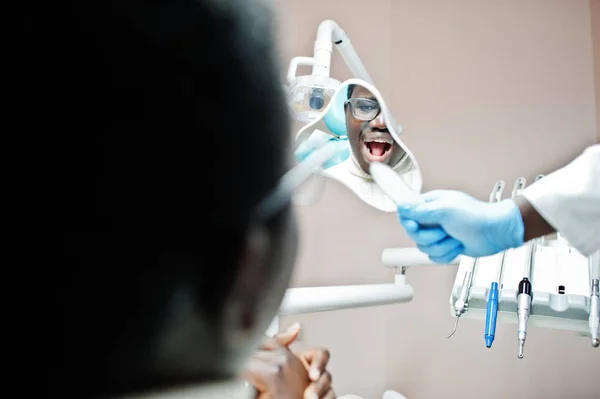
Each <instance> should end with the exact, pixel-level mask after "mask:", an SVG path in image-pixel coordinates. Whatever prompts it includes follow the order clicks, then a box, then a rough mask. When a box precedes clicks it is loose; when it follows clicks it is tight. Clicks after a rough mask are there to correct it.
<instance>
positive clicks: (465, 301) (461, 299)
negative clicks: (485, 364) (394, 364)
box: [446, 181, 504, 338]
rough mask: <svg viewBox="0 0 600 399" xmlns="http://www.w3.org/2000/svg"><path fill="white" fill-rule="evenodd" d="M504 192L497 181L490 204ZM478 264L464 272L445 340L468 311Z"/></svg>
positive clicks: (477, 259)
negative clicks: (453, 319)
mask: <svg viewBox="0 0 600 399" xmlns="http://www.w3.org/2000/svg"><path fill="white" fill-rule="evenodd" d="M503 190H504V182H503V181H498V182H496V184H495V185H494V188H493V190H492V193H491V194H490V202H500V201H501V200H502V191H503ZM478 262H479V258H475V259H474V260H473V264H472V266H471V268H470V270H467V271H466V272H465V277H464V279H463V283H462V286H461V287H460V293H459V295H458V299H457V300H456V302H454V315H455V316H456V322H455V323H454V330H452V332H451V333H450V335H448V336H447V337H446V338H450V337H452V336H453V335H454V334H455V333H456V330H457V329H458V322H459V321H460V316H462V315H463V314H464V313H465V312H466V311H467V310H469V293H470V291H471V285H473V275H474V274H475V269H476V268H477V263H478Z"/></svg>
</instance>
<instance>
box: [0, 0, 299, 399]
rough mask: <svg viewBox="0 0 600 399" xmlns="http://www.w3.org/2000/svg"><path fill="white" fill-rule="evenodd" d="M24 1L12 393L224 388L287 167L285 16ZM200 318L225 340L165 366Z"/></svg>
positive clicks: (6, 137)
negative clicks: (244, 261) (242, 263)
mask: <svg viewBox="0 0 600 399" xmlns="http://www.w3.org/2000/svg"><path fill="white" fill-rule="evenodd" d="M13 3H15V4H11V5H10V6H9V7H7V8H8V9H5V10H4V11H3V12H4V13H5V15H9V16H10V18H11V24H10V27H9V29H10V31H11V35H10V37H6V36H5V37H4V38H3V42H5V43H3V48H4V51H5V53H4V54H3V59H4V61H3V62H4V64H5V68H7V69H8V70H7V71H6V70H5V73H6V75H5V76H7V77H8V82H5V83H4V89H3V92H4V93H5V96H6V97H7V98H8V99H9V101H10V105H9V108H8V109H5V113H6V115H7V119H8V121H10V122H9V123H6V122H5V129H3V131H4V133H3V135H2V136H3V143H2V148H3V149H4V153H3V159H4V161H5V162H6V163H7V167H6V168H5V169H4V176H3V177H4V178H3V181H4V184H5V185H4V187H3V190H4V193H5V199H7V201H6V202H5V204H6V205H5V208H4V210H5V212H6V214H5V215H4V217H5V221H6V230H5V231H7V232H9V237H8V238H7V240H5V241H4V243H3V250H2V255H3V261H2V264H3V265H5V270H6V277H5V278H4V279H3V280H4V281H5V283H8V284H7V286H6V287H5V289H3V290H2V297H3V299H4V301H3V303H4V304H5V306H6V307H8V309H7V310H6V312H5V317H4V319H3V324H4V326H3V329H4V332H3V334H4V335H5V336H4V338H5V340H4V343H5V345H4V348H3V353H2V354H3V358H4V359H6V360H5V361H7V362H9V363H10V365H9V367H12V369H13V370H14V371H15V372H16V373H17V375H16V376H15V378H13V379H12V382H13V383H14V384H18V383H20V382H21V381H22V379H20V378H19V377H23V378H25V379H26V380H27V381H29V382H30V383H32V384H39V385H43V386H45V387H46V388H47V389H48V390H53V391H58V392H56V393H60V392H62V393H63V394H67V393H69V392H70V391H73V392H76V393H77V394H78V396H79V397H86V396H90V397H91V396H103V395H111V394H114V393H118V392H124V391H128V390H140V389H142V390H143V389H147V388H149V387H153V386H160V385H161V384H162V383H163V382H164V384H168V383H171V382H172V381H173V380H177V379H181V382H186V381H189V380H202V379H204V378H211V377H215V378H218V377H219V376H220V374H222V373H223V372H224V371H223V370H225V369H226V368H227V367H226V366H222V367H221V368H220V366H219V364H218V362H219V353H220V352H219V348H221V347H223V346H224V344H223V342H222V341H223V337H222V336H220V335H219V334H220V332H219V331H220V330H219V327H220V326H221V325H222V318H223V314H224V312H225V311H224V310H223V309H224V306H225V305H224V302H225V301H226V298H227V295H228V292H229V291H230V290H231V285H232V284H233V283H232V276H233V275H235V274H236V273H237V271H236V270H235V265H236V259H238V258H239V256H240V248H241V246H242V244H243V240H244V234H245V229H246V228H247V225H248V220H249V218H250V216H251V210H252V207H253V206H254V205H255V204H256V203H257V202H258V201H259V200H260V199H261V198H262V197H264V195H265V194H266V193H267V192H268V191H269V190H271V189H272V188H273V187H274V186H275V185H276V183H277V179H278V177H280V176H281V175H282V173H283V172H284V171H285V169H286V167H287V166H288V162H289V159H290V158H289V151H288V147H287V146H288V136H289V134H288V118H287V114H286V110H285V101H284V98H283V93H282V92H281V86H280V82H279V75H278V69H277V63H276V62H275V57H274V51H273V49H274V43H273V37H272V32H271V29H272V27H271V26H270V25H271V21H272V14H271V12H270V11H269V10H268V9H267V8H265V7H263V6H262V5H261V4H259V3H260V2H259V1H247V0H226V1H225V0H222V1H221V0H214V1H209V0H171V1H166V0H164V1H141V0H138V1H136V0H113V1H110V0H106V1H101V0H90V1H74V0H73V1H62V0H57V1H54V2H40V4H37V3H35V4H34V3H31V2H13ZM186 287H187V288H186ZM186 289H187V291H186ZM182 291H184V292H186V294H185V295H184V297H185V300H183V303H178V301H179V299H178V298H180V297H178V295H179V294H180V293H181V292H182ZM185 306H188V307H190V308H191V310H190V311H189V312H190V313H195V314H198V315H199V316H198V318H197V319H195V320H193V322H191V321H189V320H188V321H185V322H182V323H188V322H189V323H192V324H193V323H198V324H201V325H203V324H207V325H208V324H210V325H211V326H216V327H214V328H212V327H211V328H209V327H206V326H200V327H198V328H197V327H194V326H192V327H193V328H192V327H190V328H189V329H187V330H186V329H185V328H184V329H182V330H181V331H184V332H182V334H183V336H178V337H174V338H173V342H175V344H174V346H175V348H170V349H169V348H167V349H164V350H163V351H162V352H161V353H163V355H156V353H153V351H154V352H156V351H158V350H157V349H156V348H159V347H161V345H164V346H165V348H166V347H169V345H171V341H169V340H166V341H165V338H164V337H165V334H164V331H165V330H166V329H168V326H169V323H172V321H173V320H176V319H177V312H179V311H182V310H181V309H182V308H185ZM173 331H174V333H175V334H177V333H178V331H179V332H180V330H177V329H174V330H173ZM185 331H188V332H189V331H192V332H195V333H197V332H200V335H195V336H191V335H193V334H190V336H185ZM186 340H196V341H197V342H196V343H194V342H192V341H189V342H188V341H186ZM167 341H168V342H167ZM181 342H188V344H189V346H187V347H186V346H185V345H183V344H180V343H181ZM179 355H181V356H180V358H181V359H184V360H181V361H180V360H179V357H177V356H179ZM213 355H214V356H216V359H210V358H209V357H210V356H213ZM160 356H163V357H162V358H161V357H160ZM170 356H172V358H170ZM186 356H187V357H186ZM202 357H205V358H206V359H202V361H199V360H197V359H198V358H202ZM175 358H177V359H175ZM190 359H191V360H190ZM161 362H163V363H162V364H159V363H161ZM211 362H212V363H213V364H215V367H214V370H207V369H206V365H207V364H209V363H211ZM211 373H214V375H210V374H211ZM162 379H164V381H162ZM44 384H45V385H44ZM4 389H9V390H10V386H8V387H7V386H5V387H4ZM73 392H71V393H73Z"/></svg>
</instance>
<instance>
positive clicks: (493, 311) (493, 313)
mask: <svg viewBox="0 0 600 399" xmlns="http://www.w3.org/2000/svg"><path fill="white" fill-rule="evenodd" d="M497 318H498V283H496V282H494V283H492V287H491V288H490V296H489V297H488V302H487V312H486V314H485V346H486V347H488V348H491V347H492V343H493V342H494V337H495V335H496V319H497Z"/></svg>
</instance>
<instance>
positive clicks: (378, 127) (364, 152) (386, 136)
mask: <svg viewBox="0 0 600 399" xmlns="http://www.w3.org/2000/svg"><path fill="white" fill-rule="evenodd" d="M350 98H368V99H371V100H374V101H377V98H375V96H374V95H373V93H371V92H370V91H369V90H368V89H367V88H365V87H363V86H358V85H357V86H355V87H354V90H353V91H352V96H351V97H350ZM344 111H345V113H346V131H347V134H348V141H349V143H350V150H351V151H352V154H353V155H354V158H355V159H356V160H357V162H358V165H359V166H360V168H361V169H362V170H363V171H364V172H365V173H369V165H370V164H371V162H373V161H374V160H373V159H369V158H370V155H369V152H370V149H369V146H370V145H371V144H369V142H370V140H372V139H373V137H376V136H377V133H380V134H381V135H380V137H382V138H383V140H385V141H388V142H389V143H390V147H388V148H389V150H387V151H386V154H385V155H384V159H378V160H377V161H378V162H382V163H386V164H388V165H390V166H393V165H395V164H396V163H398V161H400V159H401V158H402V156H403V155H404V154H405V153H404V151H403V150H402V148H401V147H400V146H399V145H398V143H396V142H395V141H394V140H393V139H392V137H391V135H390V132H389V130H388V128H387V126H386V124H385V122H384V121H383V117H382V115H381V112H380V113H379V115H377V117H376V118H375V119H373V120H372V121H363V120H360V119H356V118H355V117H354V115H353V113H352V107H351V105H350V104H346V105H345V107H344Z"/></svg>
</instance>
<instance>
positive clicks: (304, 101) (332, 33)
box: [287, 20, 373, 123]
mask: <svg viewBox="0 0 600 399" xmlns="http://www.w3.org/2000/svg"><path fill="white" fill-rule="evenodd" d="M334 44H335V47H336V48H337V49H338V51H339V52H340V54H341V56H342V58H343V60H344V62H345V63H346V65H347V66H348V68H349V69H350V72H352V74H353V75H354V77H355V78H358V79H362V80H364V81H366V82H368V83H371V84H373V81H372V79H371V77H370V76H369V73H368V72H367V69H366V68H365V66H364V65H363V63H362V61H361V60H360V58H359V57H358V54H357V53H356V50H354V47H353V46H352V43H350V39H349V38H348V36H346V33H345V32H344V31H343V30H342V29H341V28H340V27H339V25H338V24H337V23H336V22H334V21H332V20H325V21H323V22H321V23H320V24H319V27H318V29H317V40H315V45H314V55H313V57H294V58H293V59H292V60H291V61H290V66H289V69H288V73H287V81H288V83H289V98H288V104H289V105H290V107H291V108H292V110H293V111H294V118H295V119H296V120H298V121H300V122H304V123H308V122H311V121H313V120H314V119H315V118H316V117H317V116H319V115H320V114H321V112H322V111H323V110H324V109H325V108H326V107H327V105H328V104H329V102H330V101H331V99H332V98H333V96H334V94H335V91H336V90H337V89H338V88H339V87H340V84H341V83H340V81H339V80H337V79H334V78H332V77H331V76H329V74H330V66H331V53H332V51H333V45H334ZM299 66H312V73H311V74H310V75H303V76H296V72H297V70H298V67H299Z"/></svg>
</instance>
